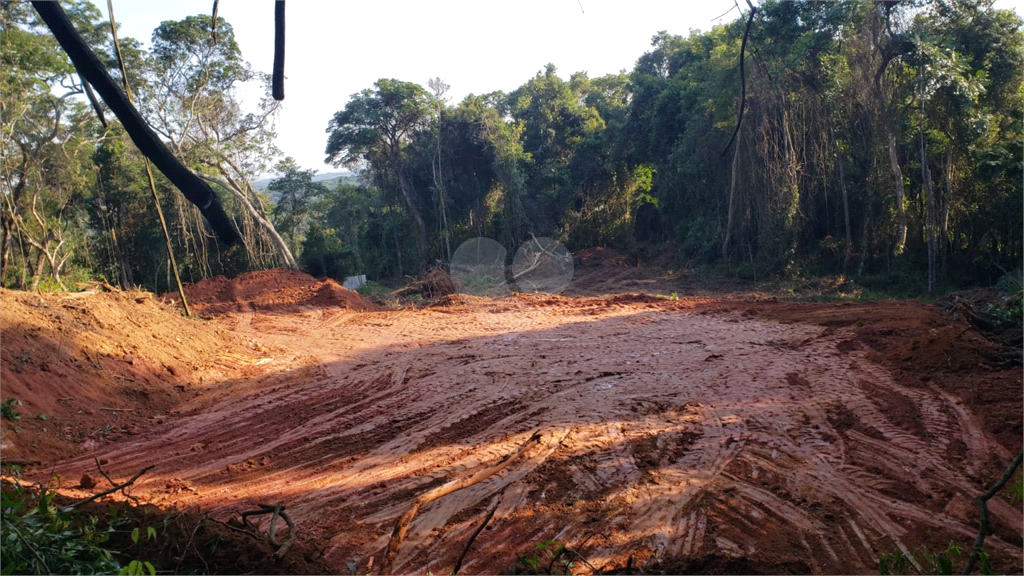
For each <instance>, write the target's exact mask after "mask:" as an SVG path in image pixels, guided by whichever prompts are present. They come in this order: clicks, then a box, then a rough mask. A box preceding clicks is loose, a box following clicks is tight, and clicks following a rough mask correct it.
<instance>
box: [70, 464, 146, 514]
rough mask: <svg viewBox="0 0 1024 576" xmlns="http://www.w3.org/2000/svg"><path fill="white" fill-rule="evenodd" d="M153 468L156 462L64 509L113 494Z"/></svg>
mask: <svg viewBox="0 0 1024 576" xmlns="http://www.w3.org/2000/svg"><path fill="white" fill-rule="evenodd" d="M153 468H156V464H150V465H149V466H146V467H145V468H143V469H142V470H139V471H138V472H137V473H136V474H135V476H132V477H131V478H129V479H128V481H127V482H125V483H123V484H118V485H117V486H114V487H113V488H111V489H110V490H104V491H103V492H100V493H99V494H95V495H93V496H90V497H88V498H86V499H84V500H79V501H77V502H72V503H71V505H70V506H68V507H67V508H65V509H64V510H65V511H67V510H70V509H72V508H74V507H76V506H81V505H82V504H88V503H89V502H92V501H93V500H97V499H99V498H102V497H104V496H106V495H108V494H113V493H114V492H117V491H118V490H124V489H125V488H127V487H128V486H131V485H132V484H134V483H135V481H136V480H138V479H139V477H140V476H142V475H143V474H145V473H146V472H149V471H150V470H152V469H153Z"/></svg>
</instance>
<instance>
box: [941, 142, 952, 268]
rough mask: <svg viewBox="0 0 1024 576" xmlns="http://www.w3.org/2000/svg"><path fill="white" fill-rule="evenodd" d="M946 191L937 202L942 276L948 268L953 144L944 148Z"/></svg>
mask: <svg viewBox="0 0 1024 576" xmlns="http://www.w3.org/2000/svg"><path fill="white" fill-rule="evenodd" d="M945 172H946V175H945V180H946V193H945V194H944V195H943V198H942V201H941V202H940V203H939V226H940V229H939V232H940V235H939V239H940V240H941V242H940V248H939V257H940V258H941V266H940V270H941V271H942V276H943V277H946V274H947V271H948V268H947V261H948V257H949V206H950V204H952V203H953V146H949V147H948V148H947V149H946V170H945Z"/></svg>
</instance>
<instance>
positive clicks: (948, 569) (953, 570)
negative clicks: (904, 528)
mask: <svg viewBox="0 0 1024 576" xmlns="http://www.w3.org/2000/svg"><path fill="white" fill-rule="evenodd" d="M919 554H920V558H917V557H915V556H914V555H913V554H911V555H910V556H907V555H906V554H904V553H903V551H902V550H897V551H895V552H892V553H889V554H882V556H881V557H880V558H879V559H878V573H879V574H924V573H927V574H959V573H960V570H959V568H957V566H956V565H955V563H956V562H957V560H958V559H959V558H960V557H961V556H962V555H963V548H962V547H961V546H960V544H959V543H957V542H950V543H949V546H947V547H946V549H945V550H943V551H941V552H933V551H931V550H929V549H928V548H927V547H925V546H922V547H921V548H920V549H919ZM918 567H920V570H919V569H918ZM981 573H982V574H992V564H991V563H990V561H989V557H988V554H987V553H986V552H985V551H984V550H982V552H981Z"/></svg>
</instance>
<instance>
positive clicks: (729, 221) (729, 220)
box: [722, 118, 743, 265]
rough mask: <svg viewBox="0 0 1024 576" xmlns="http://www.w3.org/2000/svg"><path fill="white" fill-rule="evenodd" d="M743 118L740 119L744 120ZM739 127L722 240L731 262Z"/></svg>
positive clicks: (724, 258) (727, 260)
mask: <svg viewBox="0 0 1024 576" xmlns="http://www.w3.org/2000/svg"><path fill="white" fill-rule="evenodd" d="M742 121H743V119H742V118H741V119H740V122H742ZM741 140H742V138H741V136H740V134H739V128H737V133H736V148H735V149H734V150H733V152H732V175H731V176H730V178H729V213H728V216H727V217H726V221H725V240H724V241H722V260H724V261H725V263H726V265H728V264H729V240H730V237H731V236H732V218H733V212H734V210H735V205H736V172H737V171H738V170H739V159H740V142H741Z"/></svg>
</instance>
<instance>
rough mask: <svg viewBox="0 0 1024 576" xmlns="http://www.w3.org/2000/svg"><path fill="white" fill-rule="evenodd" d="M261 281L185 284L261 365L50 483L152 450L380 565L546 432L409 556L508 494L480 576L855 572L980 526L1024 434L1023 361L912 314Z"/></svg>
mask: <svg viewBox="0 0 1024 576" xmlns="http://www.w3.org/2000/svg"><path fill="white" fill-rule="evenodd" d="M267 274H268V276H267V277H265V278H264V280H266V282H265V283H266V287H265V288H264V289H260V288H259V282H258V281H257V279H256V278H255V277H253V278H251V281H247V280H245V279H239V280H240V281H239V280H236V281H231V282H232V283H233V284H230V283H229V284H230V285H233V286H235V288H234V292H233V293H232V289H231V288H228V289H223V288H220V287H216V286H215V284H214V282H212V281H210V282H208V284H207V285H206V287H203V286H200V288H201V289H203V290H207V291H208V292H209V293H211V294H213V295H212V296H210V297H209V298H208V299H207V300H206V301H204V297H203V296H202V290H197V291H196V294H197V296H196V298H195V300H196V301H197V303H198V304H197V307H198V306H208V308H206V313H208V314H214V313H216V316H215V318H214V319H213V320H212V321H210V322H209V323H208V326H210V327H216V328H215V329H214V330H216V329H220V330H227V331H230V332H231V333H232V334H233V337H235V338H238V339H240V340H241V341H243V342H245V341H250V340H251V341H252V342H253V343H255V345H256V346H258V347H259V350H260V351H262V357H261V358H259V359H258V360H256V359H253V361H251V362H250V363H248V364H246V365H245V366H244V368H241V367H240V368H239V369H238V370H237V371H236V373H234V374H227V373H225V374H222V376H221V377H220V378H219V379H217V380H216V381H215V382H212V383H209V384H207V385H205V386H204V388H203V392H204V393H203V394H202V395H198V396H194V397H192V398H190V399H187V400H185V401H184V402H183V403H181V404H180V405H178V406H177V407H176V408H175V409H174V410H173V415H172V416H171V417H169V418H168V419H167V420H166V422H164V424H162V425H160V426H152V427H149V428H148V429H143V430H141V431H140V433H139V434H138V435H136V436H132V437H131V438H130V439H127V440H124V441H121V442H110V443H106V444H102V445H99V446H96V447H95V448H94V449H93V450H91V451H90V452H89V453H88V454H83V455H81V456H79V457H76V458H71V459H68V460H64V461H62V462H60V463H58V464H57V471H58V472H59V473H61V474H62V475H63V476H64V477H72V478H73V477H76V475H80V474H82V473H83V472H88V471H90V470H92V469H93V468H94V463H93V459H92V458H93V457H100V458H103V459H105V460H107V461H108V462H109V465H108V469H109V470H114V471H116V472H117V474H116V478H117V479H123V478H127V477H128V476H130V475H131V473H133V472H134V471H135V470H137V469H138V468H141V467H142V466H145V465H148V464H154V465H156V468H155V469H154V470H153V471H152V472H151V473H150V474H147V475H146V476H145V477H144V478H143V479H142V480H140V481H139V482H138V483H137V487H136V488H135V489H134V494H135V495H136V496H140V497H144V498H145V499H147V500H149V501H151V502H153V503H154V504H156V505H158V506H161V507H165V508H175V507H178V508H180V507H184V506H189V505H192V504H199V505H201V506H202V507H203V508H204V509H205V510H209V511H211V512H212V513H213V514H214V515H215V516H218V517H221V518H222V519H226V518H227V517H228V516H230V515H231V514H232V513H234V512H237V511H239V510H245V509H251V508H255V504H257V503H273V502H276V501H278V500H280V501H283V502H284V503H285V504H286V505H287V507H288V510H289V512H290V513H291V514H292V516H293V518H295V519H296V521H297V524H298V531H299V534H300V536H301V538H302V539H303V541H305V542H311V543H314V545H315V546H317V547H318V548H319V549H320V550H322V551H323V552H324V560H325V561H326V562H327V563H328V564H329V565H330V566H332V567H334V568H335V569H336V570H338V571H347V566H346V565H347V563H348V562H349V561H351V560H352V559H354V558H359V559H360V560H359V561H358V570H360V571H369V572H371V573H373V572H374V570H375V568H376V567H378V566H379V565H380V561H381V558H382V552H383V550H384V547H385V545H386V543H387V540H388V536H389V535H390V533H391V529H392V527H393V525H394V522H395V520H396V519H397V518H398V517H399V516H400V515H401V514H402V513H403V512H405V510H407V509H408V507H409V506H410V505H411V504H412V502H413V501H414V500H415V498H416V497H417V496H418V495H420V494H423V493H424V492H426V491H427V490H429V489H431V488H433V487H436V486H439V485H441V484H442V483H444V482H447V481H450V480H452V479H457V478H461V477H464V476H465V475H467V474H472V473H474V472H476V471H478V470H480V469H483V468H485V467H487V466H490V465H492V464H493V463H494V462H496V461H497V460H499V459H500V458H501V457H502V456H503V455H505V454H507V453H509V452H511V451H513V450H514V449H515V448H516V447H517V446H519V445H520V444H521V443H522V442H523V441H524V440H525V439H526V438H528V437H529V436H530V435H531V434H532V433H533V432H535V431H539V432H540V433H541V434H542V439H541V442H540V443H539V445H537V446H535V447H533V448H531V449H530V450H529V451H528V452H527V453H526V454H525V455H524V456H523V457H522V458H520V459H518V460H516V461H514V462H513V463H512V464H511V465H510V466H508V467H507V468H505V469H504V470H503V471H502V472H500V473H498V474H497V475H495V476H492V477H490V478H488V479H487V480H485V481H483V482H480V483H479V484H476V485H474V486H472V487H469V488H466V489H464V490H461V491H458V492H455V493H453V494H450V495H448V496H445V497H443V498H441V499H439V500H437V501H435V502H432V503H430V504H428V505H426V506H424V507H423V508H422V509H421V510H420V512H419V514H418V516H417V517H416V518H415V519H414V520H413V522H412V523H411V525H410V528H409V532H408V536H407V537H406V541H405V543H404V544H403V545H402V548H401V551H400V553H399V555H398V558H397V562H396V567H395V568H396V570H397V571H398V572H402V573H406V572H415V573H426V572H428V571H430V572H434V573H441V572H447V571H449V570H451V568H452V566H453V564H454V562H455V560H456V558H457V557H458V556H459V554H460V553H461V552H462V549H463V547H464V546H465V544H466V541H467V540H468V539H469V537H470V535H471V534H472V533H473V531H474V530H475V529H476V528H477V526H478V525H479V524H480V522H481V521H482V520H483V518H484V516H485V515H487V514H488V512H489V511H490V510H492V509H493V510H495V512H494V514H493V518H492V519H491V521H490V523H489V524H488V529H487V530H484V531H483V532H482V533H481V534H480V536H479V537H478V538H477V540H476V541H475V543H474V545H473V551H472V552H471V553H470V554H469V556H468V557H467V559H466V562H465V563H464V568H463V569H464V571H465V572H467V573H493V572H498V571H501V570H505V569H508V568H509V567H510V566H511V565H512V564H513V563H514V562H515V559H516V555H517V554H524V553H527V552H530V551H532V550H535V548H534V544H535V543H537V542H541V541H544V540H548V539H557V540H560V541H563V542H565V543H566V544H567V545H568V546H570V547H574V548H577V549H579V551H580V552H581V553H582V554H583V555H584V556H585V557H586V558H587V560H588V561H589V562H590V564H591V565H593V566H595V567H597V568H599V569H604V568H610V567H615V566H619V567H621V566H624V565H625V564H626V562H627V559H628V558H629V557H631V556H632V557H633V566H635V567H643V566H645V565H650V563H652V562H656V561H666V560H674V561H677V562H678V565H679V566H681V567H684V566H685V567H687V569H694V570H719V571H734V570H741V571H744V572H758V571H768V572H787V571H788V572H793V571H795V572H820V573H851V572H858V573H863V572H869V571H873V570H874V569H875V568H876V566H877V561H878V557H879V555H881V554H883V553H887V552H892V551H894V550H895V549H897V548H900V549H903V550H907V551H909V550H911V549H914V548H916V547H917V546H920V545H927V546H928V547H929V548H931V549H932V550H937V549H945V547H946V545H947V544H948V543H949V542H950V540H956V541H959V542H961V543H962V544H966V543H967V542H969V541H970V540H971V539H973V537H974V534H975V533H976V530H977V528H976V526H977V524H976V523H977V512H976V506H975V505H974V502H973V497H974V496H975V495H976V494H978V493H980V492H982V491H983V490H984V489H985V488H986V487H987V485H988V484H990V483H991V482H992V481H993V480H994V479H995V478H996V477H997V476H998V474H999V472H1000V471H1001V469H1002V467H1003V466H1005V463H1006V462H1008V461H1009V459H1010V458H1011V457H1012V452H1013V451H1014V450H1016V449H1017V448H1019V445H1020V406H1021V380H1020V370H1019V369H1016V371H1014V370H1004V369H999V368H995V367H992V366H986V365H984V359H985V358H986V357H987V355H988V354H989V350H988V346H989V345H988V344H987V343H986V341H985V340H984V339H983V338H981V337H980V336H978V335H977V334H973V333H971V332H969V331H968V332H963V331H962V327H961V326H959V325H958V324H956V323H955V322H953V321H951V320H949V319H947V318H945V317H943V316H941V315H940V314H938V313H936V312H935V310H934V309H932V308H930V307H927V306H924V305H920V304H914V303H902V302H881V303H874V304H863V305H861V304H857V305H831V304H806V305H805V304H787V303H772V302H720V301H717V300H714V299H704V300H685V299H684V300H678V301H668V300H665V299H659V298H654V297H652V296H645V295H640V294H633V295H620V296H616V297H610V298H566V297H555V296H540V295H535V296H512V297H507V298H499V299H486V298H479V299H466V298H463V299H453V300H451V301H450V302H447V301H446V302H441V303H438V304H436V305H435V306H432V307H430V308H427V309H423V310H405V311H394V312H384V311H377V312H354V311H351V310H348V309H345V308H344V307H340V306H336V305H329V306H320V307H316V306H313V305H312V304H311V300H310V299H309V298H306V297H302V296H293V295H291V294H294V293H295V292H294V291H293V292H289V291H288V290H290V289H285V288H286V287H287V285H288V283H289V282H293V281H295V280H299V281H300V283H301V282H307V284H308V280H303V279H301V278H299V277H298V276H291V274H290V273H287V274H282V273H281V272H280V271H277V272H274V273H267ZM218 282H221V283H222V284H223V283H224V281H218ZM229 284H224V285H229ZM239 288H243V289H242V290H239ZM186 290H189V289H188V288H186ZM247 290H249V291H247ZM303 290H305V289H303ZM303 293H306V294H308V292H303ZM275 294H284V295H285V296H284V298H283V301H282V302H278V301H277V300H276V298H277V296H275ZM236 300H238V302H241V303H252V305H251V306H250V305H241V306H239V305H238V303H236V302H235V301H236ZM282 310H288V311H290V313H288V314H283V313H280V312H281V311H282ZM4 314H5V315H6V314H7V312H6V307H5V310H4ZM203 325H204V326H206V325H207V324H203ZM214 333H216V331H214ZM183 339H184V338H183ZM5 346H6V343H5ZM11 358H12V357H10V356H9V355H7V354H5V355H4V356H3V362H4V363H5V365H6V364H9V363H10V362H12V361H13V360H12V359H11ZM940 360H941V361H940ZM33 369H36V368H33ZM5 374H6V372H5ZM1014 410H1016V413H1014V412H1013V411H1014ZM1014 432H1015V433H1016V438H1014V437H1013V433H1014ZM46 471H48V469H47V470H46ZM77 493H78V492H76V491H75V490H70V491H69V494H72V495H75V494H77ZM84 494H86V492H81V495H84ZM990 509H991V512H992V517H993V525H994V529H995V532H994V534H993V535H992V536H990V538H989V540H988V541H987V544H986V546H987V549H988V550H989V551H990V553H991V555H992V558H993V561H994V564H995V566H996V569H997V570H1000V571H1005V572H1020V571H1021V568H1022V566H1021V551H1022V549H1021V544H1020V541H1021V532H1020V530H1021V525H1022V520H1024V519H1022V514H1021V509H1020V507H1019V506H1013V505H1010V504H1009V503H1008V501H1007V500H1005V499H1003V498H1002V496H1000V497H998V498H997V499H994V500H993V501H992V502H991V503H990ZM716 566H717V567H718V568H715V567H716ZM580 568H581V569H583V570H588V568H586V567H585V566H584V565H582V563H580Z"/></svg>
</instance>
